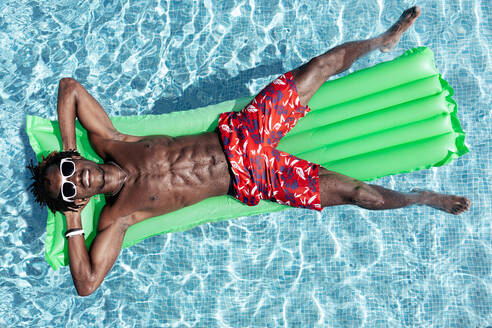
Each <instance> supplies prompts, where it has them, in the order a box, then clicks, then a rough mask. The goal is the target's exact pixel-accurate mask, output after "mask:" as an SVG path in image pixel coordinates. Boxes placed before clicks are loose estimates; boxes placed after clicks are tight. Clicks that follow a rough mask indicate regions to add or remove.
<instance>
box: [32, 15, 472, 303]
mask: <svg viewBox="0 0 492 328" xmlns="http://www.w3.org/2000/svg"><path fill="white" fill-rule="evenodd" d="M419 15H420V9H419V8H418V7H413V8H410V9H408V10H406V11H405V12H404V13H403V14H402V16H401V17H400V19H399V20H398V21H397V23H396V24H394V25H393V26H392V27H391V28H390V29H389V30H388V31H387V32H385V33H383V34H382V35H380V36H378V37H375V38H373V39H369V40H364V41H356V42H348V43H345V44H343V45H340V46H338V47H335V48H333V49H331V50H329V51H328V52H326V53H325V54H323V55H320V56H318V57H315V58H313V59H312V60H310V61H309V62H308V63H306V64H305V65H303V66H301V67H299V68H297V69H294V70H293V71H292V72H289V73H286V74H284V75H282V76H281V77H279V78H278V79H277V80H275V81H274V83H272V84H270V85H269V86H267V87H266V88H265V89H264V90H263V91H262V92H261V93H260V94H259V95H258V96H257V98H255V100H253V101H252V103H251V104H250V105H249V106H247V107H246V108H245V109H244V110H243V111H242V112H240V113H223V114H221V115H220V118H219V128H218V129H217V131H216V132H209V133H204V134H200V135H193V136H183V137H177V138H172V137H168V136H150V137H138V136H132V135H127V134H123V133H120V132H118V131H117V130H116V129H115V128H114V127H113V125H112V123H111V121H110V120H109V118H108V116H107V115H106V113H105V112H104V110H103V108H102V107H101V106H100V105H99V103H98V102H97V101H96V100H95V99H94V98H93V97H92V96H91V95H90V94H89V93H88V92H87V91H86V90H85V89H84V87H82V85H81V84H79V83H78V82H77V81H75V80H73V79H71V78H64V79H62V80H61V81H60V86H59V92H58V119H59V122H60V130H61V136H62V141H63V150H64V151H62V152H53V153H52V154H50V155H49V156H48V157H47V158H46V159H44V160H43V162H42V163H41V164H40V165H39V166H33V165H32V164H31V166H30V169H31V171H32V173H33V179H34V182H33V184H32V185H31V190H32V191H33V193H34V194H35V196H36V201H38V202H39V203H41V204H46V205H48V207H49V208H50V209H51V210H52V211H53V212H54V211H61V212H64V213H65V216H66V220H67V231H69V233H68V236H67V238H68V249H69V257H70V270H71V273H72V277H73V281H74V284H75V287H76V289H77V292H78V294H79V295H82V296H86V295H89V294H91V293H92V292H94V291H95V290H96V289H97V288H98V287H99V285H100V284H101V283H102V281H103V279H104V277H105V276H106V275H107V273H108V272H109V270H110V269H111V267H112V266H113V264H114V262H115V260H116V258H117V256H118V254H119V252H120V249H121V245H122V242H123V237H124V235H125V232H126V230H127V229H128V227H130V226H131V225H133V224H136V223H138V222H140V221H142V220H145V219H147V218H151V217H154V216H158V215H161V214H164V213H167V212H171V211H175V210H177V209H180V208H182V207H185V206H189V205H191V204H194V203H196V202H199V201H201V200H203V199H205V198H208V197H212V196H219V195H226V194H230V195H232V196H235V197H236V198H238V199H239V200H241V201H242V202H244V203H246V204H248V205H255V204H256V203H257V202H258V201H259V200H260V199H269V200H273V201H278V202H281V203H287V204H289V205H291V206H300V207H305V208H311V209H315V210H322V208H324V207H327V206H334V205H342V204H354V205H357V206H360V207H363V208H366V209H373V210H383V209H392V208H400V207H405V206H408V205H412V204H420V205H428V206H432V207H434V208H437V209H439V210H442V211H446V212H448V213H452V214H458V213H461V212H463V211H465V210H467V209H468V207H469V205H470V202H469V201H468V200H467V199H466V198H463V197H458V196H452V195H442V194H437V193H434V192H431V191H423V190H418V191H412V192H410V193H400V192H396V191H392V190H389V189H385V188H383V187H380V186H376V185H367V184H365V183H363V182H361V181H358V180H355V179H353V178H350V177H347V176H344V175H341V174H338V173H336V172H331V171H328V170H326V169H324V168H323V167H320V166H319V165H317V164H313V163H309V162H307V161H304V160H300V159H299V161H296V164H295V165H296V168H300V169H302V170H304V172H305V174H306V175H307V177H308V178H309V179H307V180H309V181H310V182H311V184H310V185H309V186H308V185H306V186H302V187H303V190H306V194H305V195H302V196H300V197H298V198H297V197H296V199H292V197H290V198H289V192H287V191H285V189H286V188H287V189H288V188H297V187H299V186H298V185H297V183H296V184H295V186H294V187H292V186H286V185H285V184H284V186H283V187H282V188H279V185H280V184H279V183H278V182H279V180H282V179H283V177H282V175H281V174H278V172H279V170H278V169H275V168H278V167H279V166H276V165H277V164H278V162H281V161H284V160H285V158H286V157H288V158H293V159H296V158H295V157H293V156H291V155H289V154H285V153H282V152H279V151H277V150H276V149H275V146H276V143H278V140H279V139H280V138H281V137H282V136H283V135H284V134H285V133H287V132H288V130H289V129H290V128H292V127H293V126H294V125H295V123H296V122H297V120H298V119H300V118H301V117H303V116H304V115H305V114H306V113H307V112H308V111H309V107H307V104H308V102H309V100H310V99H311V97H312V96H313V94H314V93H315V92H316V90H317V89H318V88H319V87H320V86H321V84H322V83H323V82H325V81H326V80H327V79H328V78H329V77H330V76H331V75H333V74H337V73H340V72H342V71H344V70H346V69H347V68H348V67H350V66H351V64H352V63H353V62H354V61H355V60H356V59H357V58H359V57H361V56H363V55H364V54H366V53H368V52H369V51H372V50H375V49H379V50H381V51H389V50H390V49H391V48H392V47H393V46H394V45H395V44H396V43H397V42H398V40H399V39H400V37H401V35H402V33H403V32H404V31H405V30H407V29H408V28H409V27H410V26H411V25H412V23H413V22H414V21H415V19H416V18H417V17H418V16H419ZM276 92H282V94H283V96H284V98H283V101H284V100H285V99H288V100H289V104H291V105H292V110H291V112H290V113H289V115H288V119H286V120H285V122H288V123H289V124H283V125H281V124H279V125H278V126H277V129H276V128H275V127H274V128H271V131H268V130H267V126H266V125H262V124H263V122H261V121H260V120H261V119H263V120H268V119H270V117H273V119H274V120H275V117H274V116H275V113H274V112H275V110H274V109H273V108H272V107H270V106H271V105H272V104H271V102H272V101H274V100H272V97H273V95H274V94H276ZM273 98H274V97H273ZM268 99H270V100H268ZM262 101H263V102H262ZM268 115H270V116H268ZM76 118H78V119H79V121H80V123H81V124H82V125H83V126H84V128H85V129H87V131H88V133H89V140H90V142H91V144H92V146H93V148H94V150H95V151H96V152H97V154H98V155H99V156H100V157H101V158H102V159H103V160H104V164H97V163H95V162H92V161H89V160H87V159H85V158H82V157H80V156H79V155H78V153H76V152H75V151H74V150H75V149H76V143H75V132H74V129H75V120H76ZM258 122H259V124H260V125H261V127H260V128H259V129H258ZM274 123H275V122H274ZM238 124H239V126H238ZM275 129H276V130H275ZM265 131H266V133H267V134H268V135H266V134H265ZM272 136H275V138H274V137H272ZM246 141H248V142H249V144H248V145H245V143H246ZM234 146H241V147H239V148H242V149H244V150H245V152H244V153H242V154H238V153H236V152H235V151H233V147H234ZM260 150H261V152H260ZM260 153H261V154H260ZM260 155H261V156H260ZM262 156H267V157H268V161H267V162H268V163H263V164H261V163H260V164H258V163H257V165H256V166H255V165H254V164H250V162H251V163H255V160H257V159H258V158H259V159H261V158H262ZM244 159H247V161H246V162H247V163H246V162H244V161H243V160H244ZM270 164H271V165H272V167H271V169H272V171H271V172H270V171H268V170H270V167H268V169H266V171H267V172H266V173H265V170H263V171H262V168H264V167H265V166H269V165H270ZM258 165H259V166H258ZM248 172H250V173H249V174H250V175H248ZM251 172H253V173H251ZM270 174H271V175H270ZM266 175H269V177H268V180H269V181H265V177H266ZM301 183H302V182H301V181H299V184H301ZM304 187H305V188H304ZM288 191H289V190H288ZM101 193H103V194H105V195H106V200H107V204H106V206H105V207H104V208H103V210H102V212H101V215H100V218H99V225H98V233H97V236H96V238H95V239H94V242H93V243H92V246H91V248H90V251H89V252H87V250H86V247H85V242H84V237H83V235H82V231H81V228H82V227H81V219H80V211H81V210H82V208H83V207H84V206H85V204H87V202H88V200H89V199H90V197H91V196H93V195H96V194H101ZM291 195H292V194H291Z"/></svg>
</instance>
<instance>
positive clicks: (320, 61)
mask: <svg viewBox="0 0 492 328" xmlns="http://www.w3.org/2000/svg"><path fill="white" fill-rule="evenodd" d="M419 15H420V8H419V7H417V6H415V7H412V8H410V9H407V10H405V11H404V12H403V14H402V15H401V17H400V18H399V19H398V21H397V22H396V23H395V24H394V25H393V26H391V27H390V28H389V29H388V31H386V32H385V33H383V34H381V35H379V36H377V37H375V38H372V39H369V40H362V41H352V42H347V43H344V44H342V45H339V46H337V47H335V48H333V49H331V50H329V51H328V52H326V53H325V54H323V55H320V56H317V57H314V58H313V59H311V60H310V61H309V62H308V63H306V64H304V65H302V66H301V67H299V68H296V69H294V70H293V71H292V74H293V76H294V80H295V81H296V86H297V92H298V94H299V98H300V101H301V104H302V105H303V106H305V105H307V103H308V102H309V100H310V99H311V97H312V96H313V95H314V93H315V92H316V91H317V90H318V89H319V87H320V86H321V85H322V84H323V83H324V82H325V81H326V80H328V78H329V77H330V76H331V75H334V74H338V73H341V72H343V71H345V70H346V69H348V68H349V67H350V66H352V64H353V63H354V62H355V61H356V60H357V59H358V58H360V57H362V56H364V55H365V54H367V53H368V52H371V51H373V50H376V49H380V50H381V51H384V52H386V51H389V50H390V49H391V48H393V47H394V46H395V45H396V44H397V43H398V41H399V40H400V37H401V35H402V34H403V32H405V31H406V30H407V29H408V28H409V27H410V26H411V25H412V24H413V22H414V21H415V20H416V19H417V17H419Z"/></svg>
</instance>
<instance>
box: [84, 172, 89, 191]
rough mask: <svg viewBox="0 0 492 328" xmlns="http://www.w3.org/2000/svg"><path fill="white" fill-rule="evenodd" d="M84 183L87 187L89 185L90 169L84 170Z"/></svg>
mask: <svg viewBox="0 0 492 328" xmlns="http://www.w3.org/2000/svg"><path fill="white" fill-rule="evenodd" d="M84 183H85V186H86V187H89V170H86V171H85V172H84Z"/></svg>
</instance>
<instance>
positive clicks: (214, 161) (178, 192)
mask: <svg viewBox="0 0 492 328" xmlns="http://www.w3.org/2000/svg"><path fill="white" fill-rule="evenodd" d="M218 138H219V137H218V135H217V134H216V133H215V132H210V133H205V134H201V135H196V136H184V137H178V138H171V137H167V136H153V137H145V138H143V139H141V140H140V141H137V142H124V141H111V142H110V143H111V144H108V145H105V146H107V148H106V147H104V148H106V149H108V150H110V151H109V152H106V153H107V154H108V156H107V158H106V162H108V161H114V162H116V163H117V164H118V165H119V166H120V167H121V168H122V169H123V170H124V171H125V172H126V173H127V178H126V181H125V183H124V186H123V188H122V189H121V191H120V192H119V193H118V194H117V195H115V196H114V197H113V199H111V198H109V199H108V205H109V206H111V207H112V211H111V212H114V211H115V212H117V213H115V215H117V216H127V215H131V214H133V213H136V212H139V213H140V214H141V213H145V215H144V217H153V216H157V215H162V214H165V213H168V212H171V211H175V210H177V209H180V208H182V207H185V206H189V205H192V204H194V203H197V202H199V201H201V200H203V199H206V198H209V197H213V196H219V195H225V194H227V191H228V189H229V183H230V174H229V170H228V164H227V160H226V157H225V155H224V152H223V150H222V146H221V145H220V142H219V139H218Z"/></svg>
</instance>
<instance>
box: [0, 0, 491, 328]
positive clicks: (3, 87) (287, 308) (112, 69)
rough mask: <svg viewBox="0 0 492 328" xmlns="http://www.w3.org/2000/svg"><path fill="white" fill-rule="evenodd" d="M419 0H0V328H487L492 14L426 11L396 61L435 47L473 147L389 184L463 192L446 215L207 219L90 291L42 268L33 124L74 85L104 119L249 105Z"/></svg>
mask: <svg viewBox="0 0 492 328" xmlns="http://www.w3.org/2000/svg"><path fill="white" fill-rule="evenodd" d="M414 3H415V1H386V0H378V1H367V2H365V1H357V0H352V1H340V0H339V1H336V0H334V1H321V0H320V1H306V2H302V1H295V2H293V1H288V0H280V1H266V0H250V1H240V0H235V1H234V2H232V1H211V0H207V1H194V2H190V1H188V2H186V3H180V4H178V1H167V2H166V1H131V2H130V1H81V2H80V3H78V2H76V1H71V2H69V1H65V0H63V1H62V0H51V1H41V0H34V1H15V2H14V1H9V2H7V1H0V136H1V144H0V156H1V158H2V159H3V160H2V161H1V164H0V166H1V168H0V217H1V220H0V247H1V248H0V254H1V256H0V262H1V265H0V326H2V327H21V326H25V327H48V326H55V327H62V326H67V327H93V326H94V327H158V326H162V327H474V328H475V327H480V328H485V327H487V326H491V325H492V273H491V272H492V243H491V235H492V229H491V217H492V209H491V199H492V192H491V186H492V174H491V172H492V171H491V165H490V164H491V150H492V141H491V135H492V126H491V124H490V122H491V119H492V117H491V116H492V114H491V108H492V106H491V104H492V101H491V97H492V90H491V85H492V76H491V73H490V71H491V53H490V47H491V45H492V36H491V34H492V33H491V31H492V26H491V17H492V15H491V7H492V6H491V5H490V3H488V2H487V1H478V0H473V1H466V0H463V1H449V2H445V3H444V2H441V1H425V2H424V1H422V2H421V3H419V4H420V5H421V7H422V16H421V17H420V18H419V20H418V21H417V23H416V25H415V27H412V28H411V29H410V30H409V31H408V33H406V34H405V36H404V37H403V38H402V40H401V42H400V43H399V44H398V46H397V47H396V48H395V49H394V51H392V52H391V53H388V54H381V53H379V52H378V53H373V54H371V55H369V56H367V57H365V58H363V59H361V60H359V61H358V62H357V63H356V64H355V65H354V66H353V67H352V69H351V71H353V70H356V69H360V68H364V67H367V66H370V65H373V64H376V63H379V62H381V61H383V60H390V59H392V58H394V57H396V56H398V55H400V54H402V53H403V52H404V51H405V50H406V49H409V48H411V47H414V46H421V45H425V46H429V47H430V48H431V49H432V50H433V51H434V52H435V56H436V64H437V67H438V69H439V70H440V72H441V73H442V74H443V76H444V78H445V79H446V80H448V81H449V82H450V84H451V85H452V86H453V87H454V89H455V96H454V98H455V99H456V101H457V103H458V106H459V112H458V116H459V118H460V120H461V123H462V126H463V128H464V130H465V131H466V133H467V138H466V142H467V144H468V145H469V147H470V149H471V152H470V153H468V154H466V155H465V156H463V157H462V158H460V159H458V160H456V161H454V162H453V163H452V164H450V165H447V166H445V167H440V168H433V169H431V170H424V171H420V172H415V173H412V174H404V175H397V176H391V177H386V178H383V179H379V180H378V181H376V183H378V184H381V185H384V186H387V187H391V188H396V189H398V190H402V191H408V190H409V189H411V188H413V187H420V188H429V189H434V190H437V191H441V192H446V193H455V194H460V195H464V196H466V197H468V198H470V200H471V201H472V207H471V210H470V211H469V212H467V213H465V214H462V215H459V216H452V215H448V214H445V213H443V212H439V211H436V210H434V209H432V208H426V207H411V208H407V209H400V210H393V211H383V212H371V211H367V210H363V209H359V208H356V207H351V206H341V207H337V208H327V209H325V210H324V211H323V212H322V213H316V212H314V211H308V210H302V209H292V210H288V211H285V212H282V213H276V214H271V215H260V216H254V217H247V218H240V219H235V220H231V221H226V222H220V223H215V224H206V225H203V226H199V227H197V228H195V229H193V230H190V231H187V232H183V233H174V234H168V235H162V236H158V237H153V238H150V239H148V240H146V241H144V242H142V243H140V244H138V245H136V246H133V247H130V248H128V249H125V250H123V251H122V252H121V255H120V257H119V258H118V260H117V261H116V263H115V265H114V267H113V269H112V270H111V272H110V273H109V275H108V276H107V278H106V280H105V281H104V283H103V284H102V286H101V287H100V288H99V289H98V290H97V292H95V293H94V294H93V295H92V296H90V297H88V298H81V297H78V296H77V295H76V292H75V289H74V287H73V283H72V279H71V276H70V271H69V269H68V267H66V268H61V269H60V270H58V271H53V270H52V269H50V267H49V266H48V264H47V263H46V262H45V260H44V248H43V244H44V239H45V217H46V213H47V210H46V209H45V208H40V207H39V206H37V205H36V204H35V203H34V199H33V196H32V195H31V194H30V193H28V192H27V191H26V187H27V185H28V184H29V183H30V180H29V174H28V172H27V171H26V169H25V165H26V164H27V163H28V162H29V160H31V159H34V158H35V156H34V153H33V152H32V150H31V149H30V147H29V145H28V141H27V136H26V134H25V132H24V129H25V123H24V122H25V117H26V114H35V115H40V116H43V117H47V118H51V119H54V118H55V117H56V93H57V83H58V81H59V79H60V78H62V77H65V76H72V77H74V78H76V79H78V80H79V81H80V82H81V83H82V84H83V85H84V86H85V87H86V88H87V89H88V91H89V92H90V93H91V94H92V95H94V97H96V99H98V100H99V102H100V103H101V104H102V105H103V107H104V108H105V109H106V111H107V112H108V113H109V114H110V115H136V114H148V113H154V114H158V113H164V112H169V111H175V110H184V109H190V108H194V107H199V106H205V105H209V104H213V103H217V102H221V101H224V100H228V99H235V98H239V97H243V96H247V95H253V94H254V93H255V92H257V91H259V90H260V89H261V88H262V87H263V86H264V85H265V84H266V83H267V82H269V81H270V80H271V79H272V78H274V77H275V76H277V75H279V74H280V73H283V72H285V71H288V70H290V69H292V68H294V67H296V66H298V65H300V64H302V63H303V62H305V61H307V60H309V59H310V58H311V57H313V56H315V55H317V54H320V53H322V52H324V51H326V50H327V49H329V48H330V47H333V46H335V45H337V44H339V43H341V42H344V41H349V40H353V39H361V38H367V37H371V36H375V35H377V34H378V33H381V32H383V31H384V30H385V28H386V27H388V26H389V25H390V24H391V23H392V22H393V21H394V20H395V19H396V18H397V17H398V16H399V14H400V13H401V11H402V10H403V9H404V8H406V7H409V6H411V5H413V4H414Z"/></svg>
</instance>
